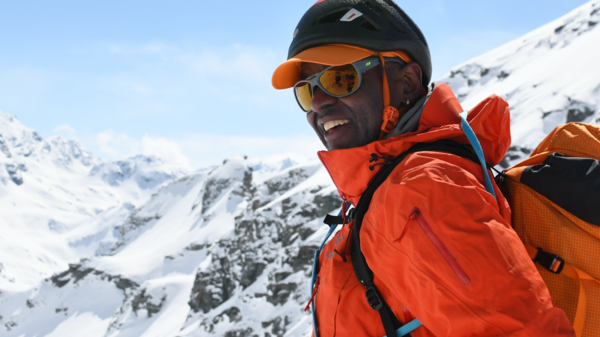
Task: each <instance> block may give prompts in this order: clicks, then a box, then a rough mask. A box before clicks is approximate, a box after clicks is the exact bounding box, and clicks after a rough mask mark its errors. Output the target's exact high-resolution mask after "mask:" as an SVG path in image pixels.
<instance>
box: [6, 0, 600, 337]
mask: <svg viewBox="0 0 600 337" xmlns="http://www.w3.org/2000/svg"><path fill="white" fill-rule="evenodd" d="M598 21H600V0H594V1H592V2H590V3H588V4H586V5H584V6H582V7H580V8H579V9H577V10H575V11H573V12H572V13H569V14H568V15H566V16H565V17H563V18H561V19H559V20H556V21H555V22H552V23H550V24H548V25H546V26H544V27H542V28H540V29H538V30H536V31H534V32H532V33H530V34H528V35H526V36H524V37H522V38H520V39H518V40H516V41H513V42H510V43H508V44H506V45H504V46H502V47H500V48H498V49H496V50H494V51H492V52H490V53H487V54H485V55H483V56H481V57H478V58H476V59H474V60H471V61H469V62H466V63H465V64H463V65H460V66H458V67H456V68H455V69H453V70H452V71H451V72H450V73H449V74H448V75H447V76H446V77H445V78H443V79H442V80H441V81H442V82H446V83H448V84H450V85H451V86H452V87H453V89H454V90H455V92H456V93H457V95H459V98H460V100H461V103H462V104H463V106H464V107H465V108H471V107H473V106H474V105H475V104H477V103H478V102H479V101H480V100H482V99H483V98H485V97H486V96H488V95H490V94H494V93H496V94H499V95H501V96H503V97H505V98H506V99H507V100H508V101H509V103H510V105H511V110H512V131H513V140H514V143H513V146H512V147H511V150H510V152H509V155H508V156H507V158H506V159H505V161H504V162H503V163H502V165H504V166H506V165H508V164H510V163H511V162H514V161H516V160H517V159H519V158H521V157H524V156H526V155H527V154H528V153H529V152H530V151H531V150H532V149H533V148H534V147H535V146H536V145H537V143H539V141H540V140H541V139H542V138H543V137H544V136H545V135H546V134H547V133H548V132H549V131H550V130H551V129H552V128H553V127H554V126H556V125H558V124H562V123H565V122H569V121H584V122H592V123H597V122H598V118H599V117H600V116H598V104H599V98H598V97H599V94H600V68H598V67H597V66H596V64H597V62H595V60H596V59H597V58H598V56H600V50H598V49H597V48H594V47H593V46H594V45H595V44H596V43H597V41H600V29H598V28H597V22H598ZM340 202H341V201H340V199H339V196H338V195H337V192H336V190H335V188H334V187H333V185H332V183H331V181H330V178H329V176H328V175H327V173H326V171H325V170H324V169H323V168H322V167H321V164H320V163H319V162H318V161H315V160H299V159H297V158H291V157H287V156H277V157H273V158H271V159H268V160H263V161H256V160H248V159H246V158H244V157H234V158H229V159H227V160H225V161H224V162H223V163H222V164H221V165H217V166H215V167H211V168H208V169H204V170H200V171H197V172H193V173H187V172H184V171H183V170H181V169H179V168H177V167H175V166H172V165H169V164H168V163H165V162H162V161H161V160H158V159H156V158H148V157H134V158H129V159H127V160H124V161H119V162H105V161H102V160H100V159H98V158H96V157H94V156H93V155H92V154H90V153H89V152H87V151H86V150H85V149H83V148H82V147H81V146H80V145H79V144H77V143H76V142H73V141H67V140H63V139H61V138H51V139H47V140H44V139H42V138H41V137H39V135H37V134H36V133H35V132H34V131H33V130H31V129H28V128H26V127H25V126H23V125H22V124H20V123H19V122H18V121H17V120H16V119H15V118H14V117H12V116H10V115H8V114H4V113H0V335H2V336H19V337H20V336H25V337H29V336H32V337H33V336H61V337H64V336H78V337H79V336H90V337H94V336H98V337H100V336H106V337H113V336H114V337H116V336H119V337H129V336H131V337H134V336H135V337H137V336H146V337H149V336H157V337H158V336H160V337H167V336H173V337H174V336H228V337H234V336H238V337H241V336H284V335H285V336H308V335H310V317H309V314H308V313H305V312H303V308H304V305H305V304H306V302H307V301H308V298H309V296H310V294H309V289H308V288H309V284H308V283H309V275H310V269H311V263H312V258H313V254H314V249H315V248H316V247H317V245H318V244H319V243H320V240H321V239H322V238H323V236H324V235H325V232H326V230H327V229H328V228H327V226H324V225H323V224H322V223H321V221H322V218H323V216H324V215H325V214H326V213H328V212H335V211H337V209H338V207H339V205H340Z"/></svg>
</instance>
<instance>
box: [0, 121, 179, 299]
mask: <svg viewBox="0 0 600 337" xmlns="http://www.w3.org/2000/svg"><path fill="white" fill-rule="evenodd" d="M185 173H186V172H185V171H184V170H182V169H180V168H178V167H175V166H173V165H170V164H168V163H165V162H163V161H161V160H159V159H156V158H149V157H134V158H130V159H127V160H124V161H122V162H116V163H111V162H103V161H102V160H100V159H98V158H96V157H94V155H92V154H91V153H90V152H89V151H87V150H85V149H84V148H82V147H81V145H79V144H78V143H77V142H76V141H72V140H64V139H62V138H60V137H53V138H50V139H42V138H41V137H40V136H39V135H38V134H37V133H36V132H35V131H33V130H31V129H29V128H27V127H25V126H24V125H23V124H21V123H20V122H19V121H18V120H17V119H16V118H15V117H13V116H11V115H9V114H6V113H4V112H0V228H1V235H0V257H1V258H0V289H1V290H23V289H29V288H31V287H33V286H35V285H37V284H38V283H39V282H40V281H41V280H42V279H44V278H46V277H49V276H51V275H52V274H54V273H57V272H60V271H63V270H65V269H67V268H68V261H73V260H74V259H75V260H78V259H79V258H81V257H84V256H87V255H88V252H86V251H89V250H90V247H91V246H92V244H91V241H93V239H90V238H91V236H92V235H98V233H99V231H100V230H101V226H98V225H99V224H100V223H103V226H108V225H107V224H106V223H105V222H103V219H109V218H110V219H113V220H116V219H118V218H124V217H126V216H127V215H128V214H129V212H130V210H131V209H133V207H135V206H136V205H138V204H141V203H144V202H145V201H146V200H147V199H148V198H149V197H150V195H151V193H153V192H154V191H155V190H156V188H158V187H159V186H160V185H162V184H163V183H166V182H168V181H171V180H173V179H174V178H177V177H180V176H182V175H184V174H185ZM100 239H101V238H97V240H100ZM82 240H88V241H90V240H91V241H90V242H88V244H86V245H84V246H85V248H83V249H81V247H82V246H81V245H80V243H81V242H82Z"/></svg>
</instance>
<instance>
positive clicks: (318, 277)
mask: <svg viewBox="0 0 600 337" xmlns="http://www.w3.org/2000/svg"><path fill="white" fill-rule="evenodd" d="M319 283H321V277H320V276H317V282H315V287H314V288H313V292H312V296H310V300H309V301H308V304H307V305H306V308H304V311H308V309H310V304H311V303H312V302H313V301H314V300H315V296H317V291H318V290H319Z"/></svg>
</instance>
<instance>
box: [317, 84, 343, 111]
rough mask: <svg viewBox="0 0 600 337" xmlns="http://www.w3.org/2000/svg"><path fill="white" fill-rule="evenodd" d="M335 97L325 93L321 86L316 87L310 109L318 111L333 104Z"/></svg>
mask: <svg viewBox="0 0 600 337" xmlns="http://www.w3.org/2000/svg"><path fill="white" fill-rule="evenodd" d="M336 102H337V98H336V97H333V96H330V95H327V94H326V93H325V92H324V91H323V90H321V88H319V87H317V88H316V89H315V93H314V95H313V99H312V110H313V111H315V112H319V111H321V110H323V108H325V107H326V106H328V105H334V104H335V103H336Z"/></svg>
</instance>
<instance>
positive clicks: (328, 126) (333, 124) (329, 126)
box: [323, 119, 350, 132]
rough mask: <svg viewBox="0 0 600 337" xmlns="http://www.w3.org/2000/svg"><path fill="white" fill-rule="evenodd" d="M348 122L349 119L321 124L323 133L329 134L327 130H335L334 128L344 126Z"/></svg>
mask: <svg viewBox="0 0 600 337" xmlns="http://www.w3.org/2000/svg"><path fill="white" fill-rule="evenodd" d="M349 122H350V120H349V119H337V120H334V121H329V122H327V123H325V124H323V128H324V129H325V132H329V130H331V129H333V128H335V127H336V126H340V125H344V124H347V123H349Z"/></svg>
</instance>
